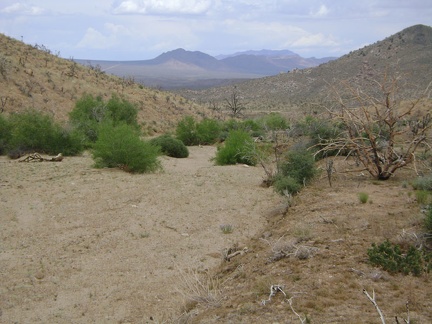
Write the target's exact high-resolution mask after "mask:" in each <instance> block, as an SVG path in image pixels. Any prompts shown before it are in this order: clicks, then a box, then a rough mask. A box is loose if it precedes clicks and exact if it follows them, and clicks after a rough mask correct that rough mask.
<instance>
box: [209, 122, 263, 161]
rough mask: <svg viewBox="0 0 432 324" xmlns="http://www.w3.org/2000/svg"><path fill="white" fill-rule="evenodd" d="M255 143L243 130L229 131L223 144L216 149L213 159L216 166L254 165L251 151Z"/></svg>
mask: <svg viewBox="0 0 432 324" xmlns="http://www.w3.org/2000/svg"><path fill="white" fill-rule="evenodd" d="M254 145H255V143H254V141H253V139H252V137H251V136H250V135H249V134H248V133H247V132H245V131H243V130H235V131H231V132H230V133H229V134H228V137H227V139H226V141H225V143H224V144H223V145H221V146H219V147H218V150H217V152H216V157H215V159H214V160H215V163H216V165H228V164H237V163H243V164H247V165H256V163H257V161H256V160H255V159H253V158H252V157H253V154H251V153H250V151H251V150H253V147H254Z"/></svg>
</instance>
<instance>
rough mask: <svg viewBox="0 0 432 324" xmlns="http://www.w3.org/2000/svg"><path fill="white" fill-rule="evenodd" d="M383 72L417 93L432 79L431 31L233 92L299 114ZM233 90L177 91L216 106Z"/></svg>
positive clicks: (257, 104) (417, 30) (412, 31)
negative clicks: (332, 88) (341, 86)
mask: <svg viewBox="0 0 432 324" xmlns="http://www.w3.org/2000/svg"><path fill="white" fill-rule="evenodd" d="M384 71H390V72H398V73H400V74H401V75H403V76H404V82H405V84H404V86H403V89H402V90H403V92H402V94H403V95H404V96H405V97H407V96H412V95H416V94H417V93H418V91H422V90H424V89H425V88H426V87H427V85H428V84H429V82H430V81H431V80H432V28H431V27H429V26H424V25H416V26H412V27H409V28H406V29H404V30H402V31H400V32H399V33H396V34H394V35H392V36H389V37H387V38H385V39H384V40H381V41H378V42H376V43H374V44H372V45H369V46H365V47H363V48H361V49H358V50H356V51H353V52H351V53H348V54H346V55H344V56H342V57H340V58H339V59H336V60H333V61H330V62H328V63H325V64H321V65H319V66H318V67H313V68H306V69H302V70H293V71H291V72H289V73H281V74H278V75H276V76H271V77H265V78H259V79H254V80H249V81H244V82H241V83H238V84H236V87H237V91H238V93H239V94H240V95H241V97H242V98H243V100H244V102H246V103H247V104H248V107H249V108H251V109H252V110H262V111H269V110H272V111H287V110H288V111H298V110H299V109H300V108H302V107H305V106H306V107H307V109H308V108H309V109H310V105H308V103H309V104H311V103H316V102H319V101H323V100H326V98H327V96H328V94H329V90H328V86H329V85H330V84H338V83H339V82H340V81H342V80H350V81H352V82H356V81H361V80H362V79H364V78H365V77H367V78H380V77H381V76H382V74H383V73H384ZM232 88H233V87H232V86H222V87H215V88H211V89H206V90H200V91H194V90H184V91H179V93H181V94H182V95H184V96H185V97H187V98H190V99H193V100H194V101H195V102H201V103H209V102H212V103H215V102H216V103H219V104H221V105H222V104H223V101H224V100H225V99H226V98H228V97H229V96H230V94H231V93H232V91H233V89H232Z"/></svg>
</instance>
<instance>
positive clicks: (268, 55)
mask: <svg viewBox="0 0 432 324" xmlns="http://www.w3.org/2000/svg"><path fill="white" fill-rule="evenodd" d="M331 59H334V58H331V57H328V58H322V59H317V58H303V57H301V56H300V55H298V54H295V53H293V52H291V51H270V50H262V51H246V52H241V53H236V54H232V55H225V56H222V57H220V58H219V59H216V58H215V57H213V56H211V55H208V54H206V53H203V52H199V51H187V50H184V49H182V48H178V49H176V50H173V51H169V52H165V53H162V54H161V55H159V56H158V57H156V58H154V59H151V60H141V61H97V60H96V61H95V60H92V61H90V62H89V61H86V60H77V61H78V62H80V63H81V64H84V65H86V64H92V65H98V66H100V67H101V69H102V70H104V71H107V72H108V73H112V74H114V75H117V76H121V77H131V78H133V79H134V80H136V81H137V82H140V83H142V84H145V85H147V86H152V87H161V88H163V89H179V88H183V89H185V88H186V89H205V88H209V87H212V86H216V85H219V84H225V85H226V84H232V83H233V82H238V81H244V80H245V79H255V78H262V77H264V76H269V75H275V74H278V73H280V72H286V71H289V70H292V69H296V68H306V67H313V66H317V65H319V64H321V63H324V62H328V61H329V60H331Z"/></svg>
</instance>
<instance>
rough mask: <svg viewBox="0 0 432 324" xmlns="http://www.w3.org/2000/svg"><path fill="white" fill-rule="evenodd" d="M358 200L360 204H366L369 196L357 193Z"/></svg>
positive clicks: (364, 193)
mask: <svg viewBox="0 0 432 324" xmlns="http://www.w3.org/2000/svg"><path fill="white" fill-rule="evenodd" d="M358 197H359V200H360V202H361V203H362V204H365V203H367V201H368V199H369V195H368V194H367V193H366V192H359V193H358Z"/></svg>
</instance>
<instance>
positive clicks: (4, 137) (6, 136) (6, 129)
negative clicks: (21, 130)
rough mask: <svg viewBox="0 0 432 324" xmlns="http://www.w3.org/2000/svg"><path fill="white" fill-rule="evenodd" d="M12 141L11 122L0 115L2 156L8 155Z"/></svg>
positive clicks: (0, 149)
mask: <svg viewBox="0 0 432 324" xmlns="http://www.w3.org/2000/svg"><path fill="white" fill-rule="evenodd" d="M9 141H10V124H9V121H8V120H7V119H6V118H5V117H4V116H3V115H1V114H0V155H3V154H6V153H7V145H8V143H9Z"/></svg>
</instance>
